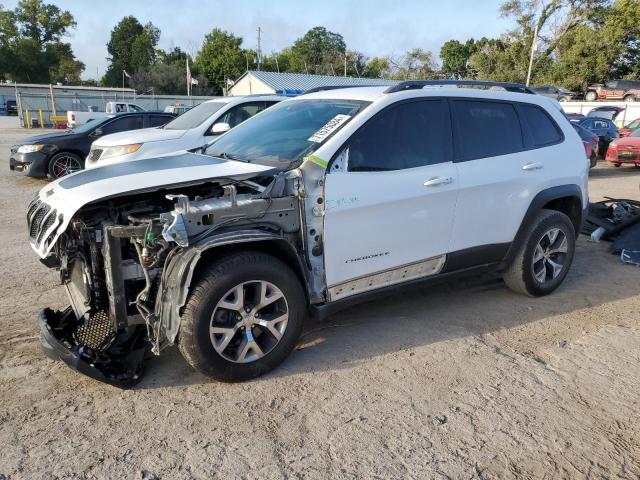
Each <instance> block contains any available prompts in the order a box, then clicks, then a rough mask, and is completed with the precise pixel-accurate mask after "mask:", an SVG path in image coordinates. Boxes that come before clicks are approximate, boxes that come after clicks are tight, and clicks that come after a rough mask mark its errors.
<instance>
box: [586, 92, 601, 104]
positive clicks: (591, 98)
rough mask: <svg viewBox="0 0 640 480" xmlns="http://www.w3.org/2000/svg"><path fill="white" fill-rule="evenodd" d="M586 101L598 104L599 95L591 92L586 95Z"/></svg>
mask: <svg viewBox="0 0 640 480" xmlns="http://www.w3.org/2000/svg"><path fill="white" fill-rule="evenodd" d="M584 99H585V100H586V101H587V102H596V101H597V100H598V94H597V93H596V92H595V91H594V90H589V91H588V92H587V93H586V94H585V96H584Z"/></svg>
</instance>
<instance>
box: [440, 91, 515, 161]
mask: <svg viewBox="0 0 640 480" xmlns="http://www.w3.org/2000/svg"><path fill="white" fill-rule="evenodd" d="M451 103H452V108H453V118H454V125H455V139H456V141H455V149H456V159H457V160H458V161H468V160H475V159H479V158H486V157H495V156H498V155H506V154H509V153H514V152H519V151H522V150H524V141H523V138H522V130H521V128H520V121H519V120H518V115H517V113H516V110H515V107H514V106H513V104H511V103H506V102H493V101H485V100H454V101H453V102H451Z"/></svg>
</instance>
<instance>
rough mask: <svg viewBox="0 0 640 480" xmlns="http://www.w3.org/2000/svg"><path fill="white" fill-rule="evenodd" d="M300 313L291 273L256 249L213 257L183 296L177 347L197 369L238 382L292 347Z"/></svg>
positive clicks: (300, 297) (300, 296)
mask: <svg viewBox="0 0 640 480" xmlns="http://www.w3.org/2000/svg"><path fill="white" fill-rule="evenodd" d="M305 317H306V297H305V294H304V292H303V290H302V286H301V284H300V280H299V279H298V277H297V275H296V274H295V273H294V272H293V271H292V270H291V268H289V266H287V265H286V264H285V263H283V262H282V261H280V260H278V259H277V258H275V257H272V256H270V255H266V254H264V253H260V252H237V253H232V254H228V255H225V256H222V257H221V258H219V259H217V260H216V261H215V262H214V263H213V264H211V265H210V266H209V268H208V269H207V270H206V271H205V272H204V273H203V274H202V275H201V276H200V279H199V280H198V281H197V283H196V284H195V286H194V287H193V288H192V290H191V294H190V296H189V298H188V300H187V303H186V305H185V308H184V312H183V315H182V320H181V324H180V333H179V336H178V347H179V349H180V352H181V353H182V355H183V356H184V358H185V359H186V360H187V362H188V363H189V364H190V365H191V366H192V367H194V368H195V369H196V370H198V371H200V372H201V373H203V374H205V375H207V376H209V377H212V378H214V379H216V380H220V381H224V382H241V381H245V380H249V379H252V378H255V377H258V376H260V375H262V374H264V373H267V372H269V371H270V370H272V369H274V368H275V367H277V366H278V365H279V364H280V363H282V361H283V360H284V359H285V358H286V357H287V356H288V355H289V353H290V352H291V351H292V350H293V348H294V347H295V345H296V342H297V341H298V338H299V337H300V333H301V332H302V326H303V323H304V319H305Z"/></svg>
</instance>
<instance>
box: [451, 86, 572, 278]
mask: <svg viewBox="0 0 640 480" xmlns="http://www.w3.org/2000/svg"><path fill="white" fill-rule="evenodd" d="M451 105H452V115H453V124H454V151H455V154H454V155H455V162H456V164H457V166H458V174H459V178H460V181H459V195H458V202H457V205H456V211H455V221H454V226H453V235H452V240H451V242H452V247H451V249H452V251H453V252H456V253H454V254H453V255H452V256H451V262H449V263H448V265H450V266H451V265H456V266H459V267H465V266H471V265H472V264H478V263H485V262H491V261H499V260H501V259H502V257H503V256H504V254H505V253H506V249H507V248H508V246H509V243H510V242H511V241H512V240H513V239H514V237H515V235H516V232H517V230H518V228H519V227H520V223H521V221H522V219H523V218H524V215H525V213H526V211H527V208H528V207H529V205H530V203H531V201H532V199H533V197H534V196H535V195H536V194H537V193H538V192H539V191H540V190H541V189H542V185H543V184H544V182H545V176H546V175H547V172H548V171H549V167H548V165H547V163H548V162H552V161H553V160H554V159H553V158H548V157H547V156H546V154H547V153H548V151H545V149H546V148H547V147H549V146H550V145H553V144H554V143H558V142H560V141H562V138H563V137H562V133H561V132H560V131H559V129H558V127H557V125H556V124H555V122H553V120H552V119H550V117H549V116H548V115H547V114H546V113H545V112H544V110H543V109H541V108H539V107H537V106H533V105H528V104H513V103H509V102H500V101H488V100H475V99H455V100H452V101H451ZM521 119H522V122H521ZM545 167H546V168H547V169H546V170H545Z"/></svg>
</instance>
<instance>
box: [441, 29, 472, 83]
mask: <svg viewBox="0 0 640 480" xmlns="http://www.w3.org/2000/svg"><path fill="white" fill-rule="evenodd" d="M475 52H476V42H475V40H474V39H473V38H471V39H469V40H467V41H466V42H465V43H461V42H459V41H458V40H449V41H447V42H445V43H444V44H443V45H442V48H440V59H441V60H442V67H441V72H442V74H443V75H444V76H446V77H453V78H465V77H468V76H469V74H470V71H469V60H470V58H471V55H473V54H474V53H475Z"/></svg>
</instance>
